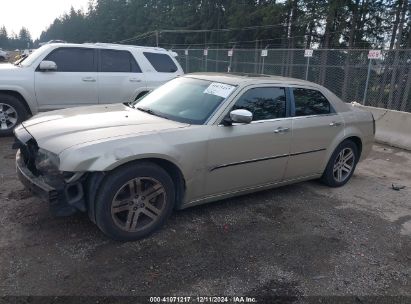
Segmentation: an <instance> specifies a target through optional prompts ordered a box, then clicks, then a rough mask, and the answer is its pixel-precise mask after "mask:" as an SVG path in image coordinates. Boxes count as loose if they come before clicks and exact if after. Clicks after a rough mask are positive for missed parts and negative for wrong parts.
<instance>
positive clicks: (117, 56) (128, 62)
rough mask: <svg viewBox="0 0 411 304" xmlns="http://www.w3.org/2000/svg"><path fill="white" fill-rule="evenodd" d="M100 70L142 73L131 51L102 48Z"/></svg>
mask: <svg viewBox="0 0 411 304" xmlns="http://www.w3.org/2000/svg"><path fill="white" fill-rule="evenodd" d="M100 58H101V64H100V71H101V72H114V73H115V72H118V73H141V69H140V67H139V66H138V64H137V62H136V60H135V59H134V56H133V55H132V54H131V53H130V52H129V51H120V50H100Z"/></svg>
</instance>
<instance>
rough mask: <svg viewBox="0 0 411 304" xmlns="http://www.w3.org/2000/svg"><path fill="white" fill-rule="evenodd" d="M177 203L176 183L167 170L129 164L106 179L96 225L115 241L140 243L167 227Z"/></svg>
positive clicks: (143, 164)
mask: <svg viewBox="0 0 411 304" xmlns="http://www.w3.org/2000/svg"><path fill="white" fill-rule="evenodd" d="M174 201H175V191H174V184H173V181H172V179H171V177H170V175H169V174H168V173H167V172H166V171H165V170H164V169H163V168H161V167H159V166H157V165H156V164H153V163H150V162H141V163H136V164H132V165H125V166H122V167H120V168H118V169H116V170H115V171H114V172H112V173H111V174H109V175H108V177H107V178H106V179H105V180H104V182H103V184H102V186H101V191H100V194H99V195H98V197H97V201H96V223H97V226H98V227H99V228H100V229H101V230H102V231H103V232H104V233H105V234H106V235H107V236H109V237H110V238H112V239H115V240H119V241H134V240H138V239H140V238H143V237H146V236H148V235H149V234H151V233H152V232H154V231H155V230H156V229H158V228H159V227H161V226H162V225H163V224H164V222H165V221H166V219H167V218H168V216H169V215H170V214H171V212H172V210H173V207H174Z"/></svg>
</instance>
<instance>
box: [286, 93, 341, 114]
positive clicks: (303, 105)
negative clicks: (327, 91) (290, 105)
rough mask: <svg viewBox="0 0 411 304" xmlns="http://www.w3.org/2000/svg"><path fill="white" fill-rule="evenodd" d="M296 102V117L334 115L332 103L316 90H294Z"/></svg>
mask: <svg viewBox="0 0 411 304" xmlns="http://www.w3.org/2000/svg"><path fill="white" fill-rule="evenodd" d="M293 92H294V101H295V116H308V115H321V114H330V113H333V112H334V110H333V109H332V107H331V105H330V102H329V101H328V100H327V98H325V96H324V95H323V94H322V93H321V92H319V91H316V90H310V89H302V88H297V89H293Z"/></svg>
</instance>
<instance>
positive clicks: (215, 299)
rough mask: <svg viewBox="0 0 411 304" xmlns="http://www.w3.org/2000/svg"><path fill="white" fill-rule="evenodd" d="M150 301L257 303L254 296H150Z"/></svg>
mask: <svg viewBox="0 0 411 304" xmlns="http://www.w3.org/2000/svg"><path fill="white" fill-rule="evenodd" d="M150 303H257V300H256V298H253V297H243V296H233V297H225V296H223V297H217V296H209V297H208V296H197V297H191V296H190V297H174V296H172V297H150Z"/></svg>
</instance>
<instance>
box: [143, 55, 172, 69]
mask: <svg viewBox="0 0 411 304" xmlns="http://www.w3.org/2000/svg"><path fill="white" fill-rule="evenodd" d="M143 54H144V56H145V57H146V58H147V60H148V61H149V62H150V64H151V65H152V66H153V68H154V69H155V70H156V71H157V72H160V73H175V72H177V70H178V68H177V66H176V64H175V63H174V61H173V59H171V58H170V56H169V55H167V54H160V53H151V52H143Z"/></svg>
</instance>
